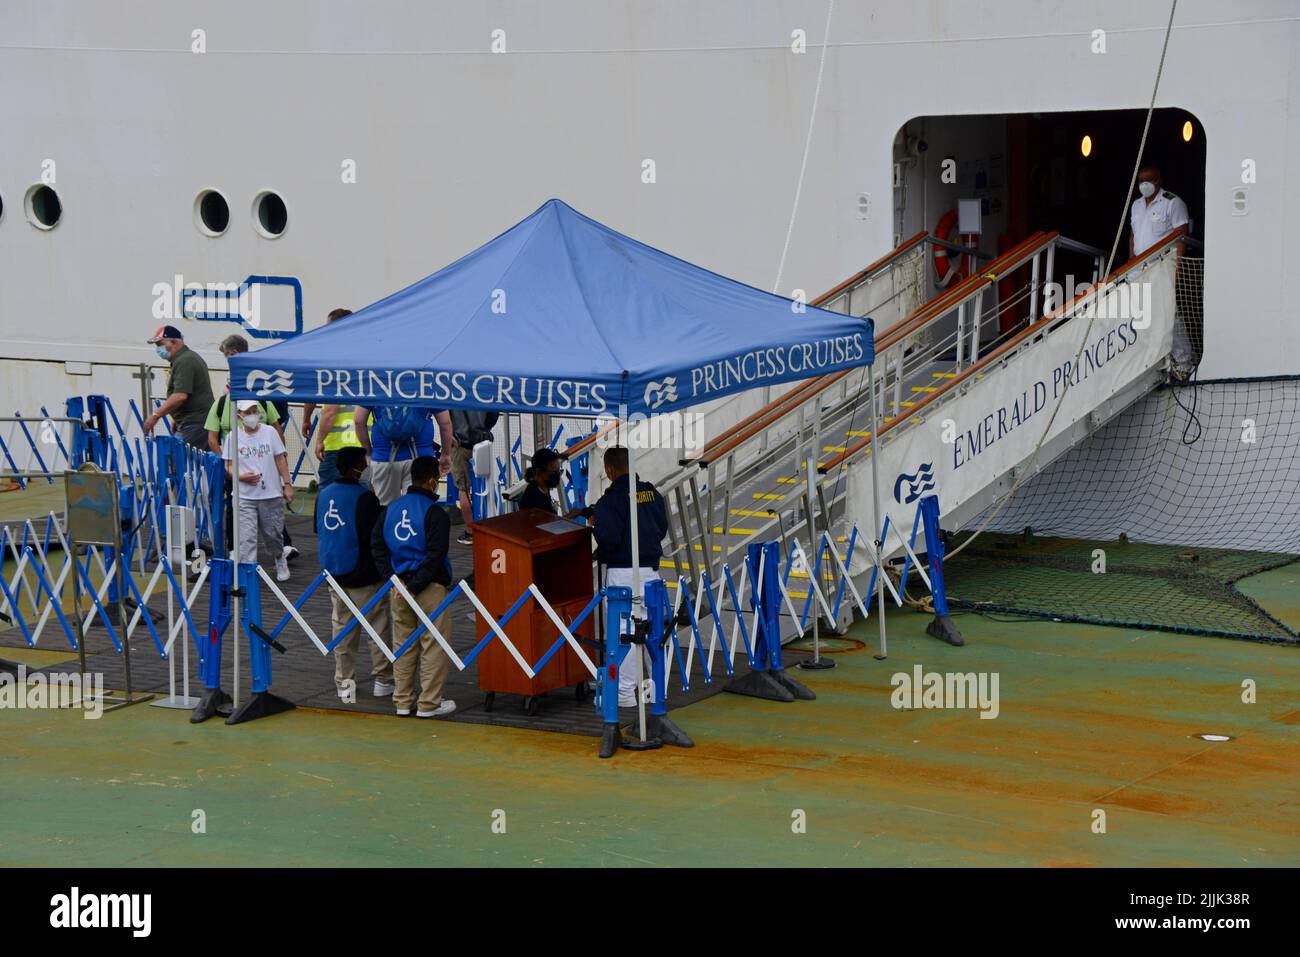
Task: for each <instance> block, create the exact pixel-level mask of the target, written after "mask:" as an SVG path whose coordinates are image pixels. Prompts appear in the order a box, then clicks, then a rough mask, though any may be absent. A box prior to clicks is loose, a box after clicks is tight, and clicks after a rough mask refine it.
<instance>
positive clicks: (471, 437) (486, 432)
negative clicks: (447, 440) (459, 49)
mask: <svg viewBox="0 0 1300 957" xmlns="http://www.w3.org/2000/svg"><path fill="white" fill-rule="evenodd" d="M500 417H501V416H500V414H499V413H497V412H485V411H483V410H482V409H452V410H451V428H452V434H453V435H454V436H455V437H456V441H457V442H459V443H460V444H461V445H462V446H464V447H465V448H467V449H472V448H474V446H476V445H478V444H479V443H480V442H491V441H492V427H493V426H494V425H496V424H497V420H498V419H499V418H500Z"/></svg>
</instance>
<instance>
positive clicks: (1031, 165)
mask: <svg viewBox="0 0 1300 957" xmlns="http://www.w3.org/2000/svg"><path fill="white" fill-rule="evenodd" d="M1145 118H1146V110H1141V109H1137V110H1095V111H1087V112H1068V113H1003V114H989V115H982V116H922V117H917V118H915V119H912V120H909V121H908V122H907V123H905V124H904V125H903V127H902V128H901V129H900V130H899V131H898V134H897V135H896V136H895V139H894V163H895V174H894V233H895V236H896V237H898V238H899V239H900V240H901V239H904V238H906V237H908V236H911V235H913V234H914V233H916V232H918V231H920V230H922V229H926V230H929V231H930V232H931V233H933V232H934V231H935V228H936V226H937V225H938V224H939V222H940V220H941V219H942V218H943V216H944V214H945V213H947V212H948V211H950V210H953V211H955V210H956V209H957V205H958V200H961V199H978V200H979V201H980V212H981V226H982V232H981V234H980V236H979V238H978V240H977V247H978V248H979V249H980V251H981V252H984V253H988V254H991V255H997V254H998V253H999V252H1001V251H1003V250H1005V249H1008V248H1010V247H1011V246H1012V245H1014V244H1015V243H1017V242H1019V241H1020V240H1022V239H1024V238H1025V237H1026V236H1029V235H1030V234H1032V233H1033V232H1035V231H1037V230H1040V229H1041V230H1053V229H1054V230H1058V231H1059V232H1060V233H1061V234H1062V235H1064V236H1067V237H1069V238H1070V239H1075V240H1078V241H1080V242H1083V243H1087V244H1089V245H1091V246H1096V247H1098V248H1100V249H1103V250H1105V251H1106V252H1107V253H1109V252H1110V248H1111V245H1112V244H1113V243H1114V241H1115V229H1116V225H1117V224H1118V221H1119V217H1120V213H1121V209H1123V210H1127V208H1128V206H1129V204H1131V203H1132V201H1133V198H1134V197H1135V195H1136V194H1128V192H1127V191H1128V185H1129V180H1130V179H1131V177H1132V175H1133V163H1134V160H1135V158H1136V153H1137V148H1138V144H1139V143H1140V142H1141V139H1142V125H1143V123H1144V121H1145ZM1085 138H1086V139H1085ZM1205 155H1206V151H1205V132H1204V129H1203V127H1202V126H1201V123H1200V121H1199V120H1197V118H1196V117H1195V116H1193V115H1192V114H1191V113H1189V112H1187V111H1186V110H1183V109H1178V108H1172V107H1169V108H1163V109H1158V110H1156V111H1155V112H1154V113H1153V114H1152V117H1151V130H1150V132H1149V134H1148V136H1147V143H1146V148H1145V151H1144V154H1143V162H1142V165H1143V166H1157V167H1159V169H1160V171H1161V174H1162V177H1163V180H1164V189H1166V190H1169V191H1172V192H1174V193H1175V194H1177V195H1178V196H1181V197H1182V198H1183V200H1184V201H1185V202H1186V203H1187V209H1188V214H1189V216H1190V218H1191V235H1192V236H1193V237H1194V238H1196V239H1199V240H1203V239H1204V232H1203V229H1202V223H1203V220H1204V215H1205ZM949 160H950V161H952V162H951V163H946V162H945V161H949ZM945 172H947V173H948V175H946V176H945ZM1128 249H1129V228H1128V221H1127V214H1126V215H1125V225H1124V230H1123V234H1122V235H1121V237H1120V245H1119V251H1118V253H1117V254H1116V257H1115V264H1116V265H1119V264H1120V263H1123V262H1124V261H1126V260H1127V259H1128V258H1129V255H1128ZM931 282H932V284H933V282H934V275H933V270H931ZM932 291H937V286H932Z"/></svg>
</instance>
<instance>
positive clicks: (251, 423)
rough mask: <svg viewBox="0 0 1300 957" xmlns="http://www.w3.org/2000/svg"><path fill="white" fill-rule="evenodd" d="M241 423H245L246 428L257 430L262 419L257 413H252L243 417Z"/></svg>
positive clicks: (240, 419) (240, 418)
mask: <svg viewBox="0 0 1300 957" xmlns="http://www.w3.org/2000/svg"><path fill="white" fill-rule="evenodd" d="M239 421H240V422H243V423H244V427H245V428H248V429H255V428H257V426H258V423H260V422H261V421H262V417H261V416H260V415H258V414H257V413H256V412H250V413H248V414H247V415H241V416H240V417H239Z"/></svg>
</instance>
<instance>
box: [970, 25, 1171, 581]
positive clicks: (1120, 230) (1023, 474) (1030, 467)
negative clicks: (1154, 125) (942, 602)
mask: <svg viewBox="0 0 1300 957" xmlns="http://www.w3.org/2000/svg"><path fill="white" fill-rule="evenodd" d="M1177 9H1178V0H1172V2H1171V3H1170V5H1169V22H1168V23H1167V24H1166V26H1165V42H1164V45H1163V46H1161V48H1160V63H1159V64H1158V65H1157V67H1156V80H1155V83H1154V84H1153V85H1152V87H1151V102H1150V103H1149V104H1148V105H1147V115H1146V121H1145V122H1144V123H1143V124H1142V139H1141V141H1140V142H1139V143H1138V148H1137V156H1136V157H1134V160H1133V175H1132V177H1131V178H1130V180H1129V184H1128V191H1127V192H1126V193H1125V194H1124V208H1123V209H1122V210H1121V211H1120V217H1119V224H1118V226H1117V227H1116V229H1115V242H1114V243H1113V244H1112V245H1111V248H1110V259H1109V260H1108V261H1107V263H1106V269H1105V272H1104V273H1103V274H1102V279H1101V280H1099V282H1098V287H1100V285H1101V283H1102V282H1103V281H1104V280H1105V278H1106V277H1107V276H1109V275H1110V273H1111V270H1112V269H1113V268H1114V265H1115V256H1116V254H1117V253H1118V252H1119V241H1120V237H1121V236H1123V235H1124V222H1125V220H1126V219H1127V218H1128V210H1129V197H1130V196H1132V195H1133V187H1134V185H1135V184H1136V183H1137V176H1138V171H1139V170H1140V169H1141V168H1142V153H1143V152H1144V151H1145V150H1146V145H1147V134H1148V133H1149V132H1150V130H1151V115H1152V114H1153V113H1154V112H1155V109H1156V94H1157V93H1159V91H1160V77H1161V76H1162V75H1163V74H1164V71H1165V54H1166V53H1167V52H1168V51H1169V36H1170V34H1171V33H1172V32H1173V29H1174V12H1175V11H1176V10H1177ZM1111 288H1114V285H1113V284H1112V286H1111ZM1092 299H1093V302H1094V303H1095V305H1096V308H1094V309H1092V310H1091V315H1090V316H1088V324H1087V325H1086V326H1085V327H1084V329H1083V335H1082V336H1081V337H1080V339H1079V348H1078V349H1077V350H1076V351H1075V354H1074V362H1075V365H1078V362H1079V359H1080V357H1081V356H1082V355H1083V350H1084V349H1085V348H1087V346H1088V337H1089V336H1090V335H1092V327H1093V325H1094V324H1095V323H1096V321H1097V316H1098V315H1099V314H1100V313H1101V291H1100V289H1099V288H1096V289H1094V290H1093V293H1092ZM1067 385H1068V383H1067ZM1069 391H1070V390H1069V389H1068V388H1067V389H1065V390H1064V391H1063V392H1062V393H1061V398H1060V399H1059V400H1058V401H1057V402H1056V404H1055V405H1053V406H1052V414H1051V416H1050V417H1049V418H1048V420H1047V425H1046V426H1045V427H1044V428H1043V434H1042V435H1041V436H1039V438H1038V444H1037V445H1035V446H1034V451H1033V454H1032V455H1031V456H1030V457H1029V461H1028V462H1027V463H1026V464H1025V466H1024V467H1023V468H1021V469H1019V470H1017V472H1016V477H1015V480H1014V481H1013V482H1012V483H1011V488H1010V489H1009V490H1008V491H1007V494H1006V495H1004V496H1003V497H1002V499H1001V501H999V502H998V504H997V507H995V508H994V509H993V511H991V512H990V513H989V514H988V516H987V517H986V518H985V519H984V521H983V522H981V523H980V526H979V528H977V529H975V531H974V532H973V533H972V534H971V536H970V537H969V538H967V539H966V540H965V541H964V542H962V543H961V544H960V545H958V546H957V547H956V548H954V549H953V550H952V551H950V552H949V553H948V554H947V555H946V556H945V558H946V559H952V558H955V557H956V556H957V555H959V554H960V553H961V551H962V549H964V548H965V547H966V546H967V545H969V544H970V543H971V542H973V541H975V539H977V538H979V536H980V535H981V534H983V532H984V530H985V529H987V528H988V526H989V523H990V522H992V521H993V520H994V519H995V518H997V517H998V515H999V514H1001V512H1002V510H1003V509H1004V508H1005V507H1006V506H1007V504H1008V503H1009V502H1010V501H1011V499H1012V498H1013V497H1014V496H1015V494H1016V492H1017V491H1018V490H1019V489H1020V487H1021V486H1022V485H1024V483H1025V482H1026V480H1027V479H1028V478H1029V477H1030V476H1032V475H1034V474H1035V469H1034V466H1035V465H1036V464H1037V462H1038V455H1039V452H1040V451H1042V448H1043V443H1044V442H1046V441H1047V437H1048V435H1050V434H1051V431H1052V425H1053V424H1054V423H1055V422H1056V416H1057V414H1058V413H1059V412H1060V411H1061V406H1063V405H1064V404H1065V397H1066V396H1067V395H1069Z"/></svg>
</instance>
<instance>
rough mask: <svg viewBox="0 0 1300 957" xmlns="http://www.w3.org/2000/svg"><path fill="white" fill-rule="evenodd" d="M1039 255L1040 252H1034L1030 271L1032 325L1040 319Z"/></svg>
mask: <svg viewBox="0 0 1300 957" xmlns="http://www.w3.org/2000/svg"><path fill="white" fill-rule="evenodd" d="M1038 257H1039V253H1034V260H1033V264H1032V265H1031V266H1030V271H1029V324H1030V325H1031V326H1032V325H1033V324H1034V323H1035V322H1036V321H1037V320H1038Z"/></svg>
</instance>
